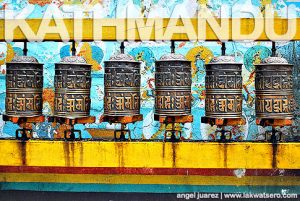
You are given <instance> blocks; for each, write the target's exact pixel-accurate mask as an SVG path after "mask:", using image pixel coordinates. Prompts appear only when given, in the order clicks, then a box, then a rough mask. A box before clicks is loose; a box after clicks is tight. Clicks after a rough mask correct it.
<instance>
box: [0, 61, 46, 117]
mask: <svg viewBox="0 0 300 201" xmlns="http://www.w3.org/2000/svg"><path fill="white" fill-rule="evenodd" d="M42 94H43V64H40V63H38V61H37V59H35V58H34V57H29V56H15V57H14V58H13V59H12V61H11V62H10V63H6V98H5V109H6V115H9V116H16V117H33V116H40V115H42V109H43V99H42Z"/></svg>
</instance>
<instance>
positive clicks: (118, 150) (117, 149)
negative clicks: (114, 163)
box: [115, 142, 124, 167]
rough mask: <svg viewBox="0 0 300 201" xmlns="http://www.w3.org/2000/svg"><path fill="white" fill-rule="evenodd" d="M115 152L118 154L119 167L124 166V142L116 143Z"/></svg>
mask: <svg viewBox="0 0 300 201" xmlns="http://www.w3.org/2000/svg"><path fill="white" fill-rule="evenodd" d="M115 152H116V154H118V161H119V167H124V155H123V154H124V153H123V142H117V143H115Z"/></svg>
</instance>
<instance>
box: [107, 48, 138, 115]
mask: <svg viewBox="0 0 300 201" xmlns="http://www.w3.org/2000/svg"><path fill="white" fill-rule="evenodd" d="M104 63H105V74H104V94H105V96H104V115H105V116H133V115H139V114H140V82H141V75H140V62H137V61H135V60H134V58H133V57H132V56H130V55H128V54H124V53H121V54H117V55H114V56H112V57H111V58H110V60H109V61H105V62H104Z"/></svg>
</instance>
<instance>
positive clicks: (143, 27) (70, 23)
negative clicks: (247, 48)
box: [0, 18, 300, 41]
mask: <svg viewBox="0 0 300 201" xmlns="http://www.w3.org/2000/svg"><path fill="white" fill-rule="evenodd" d="M137 20H140V21H139V22H138V23H137V22H136V21H137ZM155 20H157V21H156V22H155V23H156V25H155V24H154V23H153V22H154V21H155ZM185 20H188V21H189V22H190V23H191V29H193V30H194V31H195V34H196V36H197V38H188V37H187V35H186V34H185V33H174V34H173V35H172V38H171V40H177V41H188V40H197V39H198V40H206V41H219V40H220V39H219V38H218V37H217V35H216V33H215V32H214V30H213V29H212V28H211V26H210V25H209V24H208V23H206V29H205V30H204V29H203V27H199V29H198V19H197V18H191V19H185ZM228 20H229V30H228V29H224V28H222V29H221V31H218V32H222V33H224V32H228V33H229V36H228V37H226V38H222V39H223V40H256V41H269V40H282V41H287V40H290V39H292V40H300V18H297V19H294V20H295V27H294V29H295V34H293V36H292V37H290V36H289V34H286V32H287V30H288V27H289V25H288V20H287V19H282V18H275V19H274V26H273V27H274V30H275V32H276V34H278V36H277V37H276V38H270V37H269V36H268V34H267V31H266V30H267V29H268V27H267V26H266V22H265V19H264V18H262V19H260V21H261V24H259V25H257V26H259V27H262V29H263V30H262V33H261V34H260V35H259V36H258V37H257V38H256V37H255V38H249V35H251V33H252V32H253V30H254V28H255V20H254V19H248V18H242V19H235V18H230V19H228ZM238 20H240V24H241V27H240V31H241V34H243V35H246V36H243V35H242V36H235V35H233V31H234V32H235V33H236V31H237V30H236V29H235V30H233V29H234V28H233V26H232V25H233V24H237V23H238V22H237V21H238ZM25 21H26V23H27V24H28V27H29V29H28V30H31V31H32V32H33V33H34V34H35V35H36V34H37V33H38V30H39V28H40V26H41V22H42V19H26V20H25ZM60 21H62V23H61V25H64V26H65V27H66V31H67V34H68V36H69V37H65V38H61V37H60V36H59V35H58V34H57V33H47V34H46V35H45V38H43V40H44V41H62V40H69V39H70V40H74V38H75V37H74V35H76V34H78V33H79V32H78V31H79V30H78V28H76V29H75V28H74V27H78V24H81V23H82V30H81V31H82V40H83V41H95V40H103V41H115V40H117V37H116V28H115V27H113V26H112V25H116V24H119V25H121V26H118V28H119V29H120V30H121V31H120V33H125V34H124V35H123V34H121V35H119V38H118V39H119V40H136V41H140V40H152V41H153V40H165V38H162V37H161V36H158V35H159V34H157V33H161V32H160V31H162V34H164V33H165V31H166V27H167V26H168V24H169V22H170V19H169V18H160V19H140V18H139V19H132V18H128V19H96V20H92V19H83V20H82V21H79V20H73V19H62V20H60ZM141 21H143V22H141ZM158 21H159V22H158ZM19 22H22V20H7V21H6V22H5V20H3V19H2V20H0V41H5V39H6V38H5V31H7V30H8V29H9V27H13V28H14V27H15V25H16V24H19ZM147 22H148V23H147ZM217 22H218V23H219V24H220V22H221V19H217ZM146 23H147V24H146ZM136 24H139V30H138V28H137V26H136ZM157 24H159V25H162V26H159V27H158V25H157ZM171 24H172V23H171ZM55 25H56V23H55V22H54V20H50V22H49V26H55ZM101 25H102V37H101V38H94V30H95V31H96V32H97V33H100V30H101V29H100V27H101ZM182 25H183V23H182V21H181V20H179V21H178V23H177V26H182ZM94 26H97V27H95V29H94ZM23 27H27V25H26V24H25V25H23ZM59 30H60V29H59ZM129 30H131V31H132V32H131V33H134V34H133V36H129V35H127V34H126V33H128V31H129ZM60 31H61V30H60ZM8 33H9V32H8ZM200 33H202V34H200ZM7 35H9V37H10V40H14V41H23V40H33V39H35V38H34V37H32V36H29V37H25V35H24V32H23V31H22V30H21V29H20V28H16V29H14V34H7ZM155 35H156V36H155ZM203 35H204V36H203ZM247 35H248V36H247ZM190 37H191V36H190ZM168 40H170V39H169V38H168Z"/></svg>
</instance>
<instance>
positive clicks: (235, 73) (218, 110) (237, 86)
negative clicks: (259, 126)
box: [205, 56, 243, 118]
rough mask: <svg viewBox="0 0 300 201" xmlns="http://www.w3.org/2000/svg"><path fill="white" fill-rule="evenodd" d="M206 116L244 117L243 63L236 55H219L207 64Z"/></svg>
mask: <svg viewBox="0 0 300 201" xmlns="http://www.w3.org/2000/svg"><path fill="white" fill-rule="evenodd" d="M205 68H206V77H205V87H206V98H205V116H206V117H210V118H241V117H242V102H243V97H242V64H241V63H236V62H235V61H234V57H231V56H219V57H215V58H213V59H212V61H211V62H210V63H209V64H206V66H205Z"/></svg>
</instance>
